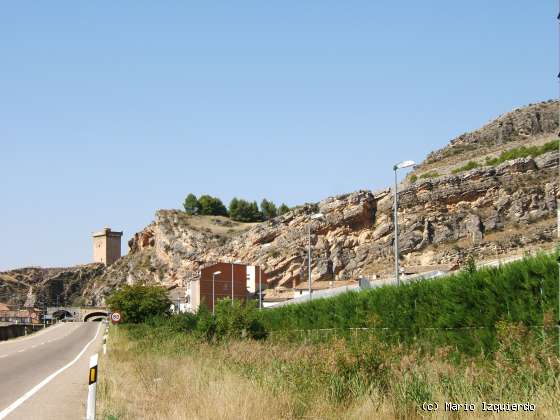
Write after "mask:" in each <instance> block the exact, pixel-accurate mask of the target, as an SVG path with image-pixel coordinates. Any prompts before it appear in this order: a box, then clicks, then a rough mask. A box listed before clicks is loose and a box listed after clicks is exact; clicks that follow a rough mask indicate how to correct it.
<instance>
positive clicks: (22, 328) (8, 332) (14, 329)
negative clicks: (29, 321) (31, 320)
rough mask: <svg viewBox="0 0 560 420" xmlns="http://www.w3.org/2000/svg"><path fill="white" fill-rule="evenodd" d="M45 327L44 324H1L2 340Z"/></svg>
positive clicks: (0, 339)
mask: <svg viewBox="0 0 560 420" xmlns="http://www.w3.org/2000/svg"><path fill="white" fill-rule="evenodd" d="M41 328H43V326H42V325H37V326H31V325H21V324H11V325H0V341H4V340H9V339H10V338H16V337H20V336H22V335H25V334H26V332H27V334H31V333H32V332H33V331H37V330H40V329H41Z"/></svg>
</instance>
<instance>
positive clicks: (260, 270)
mask: <svg viewBox="0 0 560 420" xmlns="http://www.w3.org/2000/svg"><path fill="white" fill-rule="evenodd" d="M261 272H262V268H261V266H260V265H259V309H262V286H261V276H262V274H261Z"/></svg>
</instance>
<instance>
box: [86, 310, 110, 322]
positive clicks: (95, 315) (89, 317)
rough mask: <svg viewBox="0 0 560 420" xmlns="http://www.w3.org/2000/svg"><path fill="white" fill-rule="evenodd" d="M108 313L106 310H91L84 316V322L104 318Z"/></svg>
mask: <svg viewBox="0 0 560 420" xmlns="http://www.w3.org/2000/svg"><path fill="white" fill-rule="evenodd" d="M108 315H109V314H108V313H107V312H103V311H99V312H91V313H89V314H87V315H86V316H85V317H84V322H95V321H102V320H103V319H106V318H107V316H108Z"/></svg>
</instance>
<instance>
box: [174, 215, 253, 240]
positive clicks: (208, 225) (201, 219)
mask: <svg viewBox="0 0 560 420" xmlns="http://www.w3.org/2000/svg"><path fill="white" fill-rule="evenodd" d="M176 217H177V218H178V219H179V220H180V223H182V224H185V225H188V226H189V227H191V228H192V229H194V230H198V231H203V232H207V233H211V234H213V235H219V236H226V237H229V236H236V235H239V234H241V233H244V232H246V231H248V230H249V229H251V228H253V227H255V226H257V225H259V224H260V223H242V222H237V221H235V220H231V219H230V218H228V217H224V216H190V215H188V214H186V213H184V212H180V211H177V212H176Z"/></svg>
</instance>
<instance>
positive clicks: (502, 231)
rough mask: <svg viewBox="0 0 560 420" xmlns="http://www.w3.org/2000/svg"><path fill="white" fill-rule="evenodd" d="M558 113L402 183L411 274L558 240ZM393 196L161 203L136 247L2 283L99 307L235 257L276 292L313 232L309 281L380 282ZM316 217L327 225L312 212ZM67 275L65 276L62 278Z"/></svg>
mask: <svg viewBox="0 0 560 420" xmlns="http://www.w3.org/2000/svg"><path fill="white" fill-rule="evenodd" d="M558 111H559V103H558V102H557V101H548V102H543V103H540V104H535V105H529V106H527V107H524V108H520V109H517V110H515V111H513V112H511V113H508V114H505V115H503V116H500V117H499V118H497V119H496V120H494V121H492V122H490V123H489V124H487V125H485V126H484V127H482V128H481V129H479V130H476V131H474V132H472V133H466V134H463V135H461V136H459V137H458V138H456V139H454V140H452V141H451V143H450V144H449V145H448V146H446V147H444V148H443V149H441V150H437V151H434V152H432V153H430V154H429V155H428V157H427V159H426V160H425V161H424V162H423V163H422V164H420V165H419V166H418V167H417V168H416V169H415V171H413V173H412V174H411V175H410V176H409V177H408V178H407V180H406V181H405V182H403V184H402V185H401V186H400V195H399V197H400V204H399V215H398V217H399V225H400V231H401V234H400V236H399V239H400V247H401V251H402V260H403V261H402V265H403V266H404V267H405V268H406V269H407V270H408V271H413V270H418V269H420V268H419V266H421V267H423V268H424V269H429V266H436V265H441V264H448V265H460V264H462V263H463V262H464V260H465V259H466V258H467V256H468V255H470V254H472V255H473V256H474V257H475V258H476V259H477V260H479V261H480V260H492V259H498V258H502V257H506V256H509V255H512V254H516V255H520V254H523V253H524V252H527V251H530V250H533V249H548V248H552V247H553V246H554V243H555V238H556V211H557V200H558V198H559V186H558V163H559V152H558V148H557V146H556V145H555V143H551V141H554V140H556V139H557V138H558V135H557V133H558V130H559V128H558V121H557V118H556V116H557V115H558ZM528 147H530V149H527V148H528ZM504 152H508V153H506V154H504ZM392 200H393V198H392V191H391V190H390V189H385V190H382V191H376V192H371V191H357V192H354V193H351V194H345V195H341V196H338V197H331V198H327V199H325V200H323V201H321V202H319V203H316V204H307V205H304V206H300V207H298V208H296V209H294V210H292V211H291V212H289V213H287V214H285V215H283V216H280V217H277V218H275V219H273V220H271V221H268V222H266V223H261V224H253V225H243V224H239V223H236V222H231V221H229V220H227V219H224V218H219V217H215V218H212V217H206V218H204V217H201V216H189V215H187V214H185V213H184V212H181V211H178V210H159V211H158V212H157V213H156V215H155V220H154V222H153V223H152V224H150V225H149V226H147V227H146V228H145V229H144V230H143V231H141V232H138V233H137V234H135V235H134V237H133V238H131V240H130V241H129V248H130V252H129V254H128V255H127V256H125V257H123V258H121V259H120V260H119V261H117V262H116V263H115V264H113V265H112V266H111V267H109V268H108V269H104V268H103V267H100V268H94V267H92V268H91V269H88V270H87V272H82V271H79V270H78V272H76V273H75V274H68V273H69V272H66V273H67V274H63V272H60V273H56V274H55V275H53V276H51V275H49V276H45V275H43V274H40V273H38V274H37V280H36V281H30V280H25V279H18V278H16V277H14V276H13V275H10V276H11V278H14V279H15V281H19V282H21V283H16V282H15V281H12V283H6V281H5V280H3V283H2V281H0V287H3V288H4V289H0V290H7V292H4V296H6V293H7V294H9V293H10V291H9V290H16V289H17V288H20V289H21V290H22V291H23V290H25V285H33V286H34V287H36V286H35V284H40V285H43V288H42V289H41V290H45V292H44V293H43V295H41V296H46V299H51V301H52V296H53V291H54V290H55V288H54V284H63V285H64V287H63V289H64V290H65V291H66V292H65V293H67V296H68V299H70V297H71V296H78V295H79V294H81V295H82V296H83V298H84V300H85V302H86V303H88V304H102V303H103V301H104V298H105V296H106V295H107V294H108V293H110V292H111V291H112V290H114V289H115V288H116V287H118V286H119V285H122V284H124V283H127V282H128V283H138V282H145V283H159V284H166V285H171V284H185V285H186V284H188V282H189V281H190V279H191V278H192V277H193V276H195V275H196V272H197V271H198V270H199V269H200V268H201V267H202V266H204V265H205V264H209V263H212V262H216V261H227V262H236V261H239V262H244V263H248V264H258V265H261V266H263V268H264V269H265V270H266V271H267V273H268V274H269V276H270V278H271V287H272V288H274V289H276V290H277V291H280V290H282V289H288V288H291V287H293V286H296V285H298V284H300V283H301V282H303V281H305V280H306V255H307V242H308V229H309V228H311V242H312V252H313V256H314V257H313V264H312V278H313V281H315V282H321V281H325V280H351V279H356V278H358V277H359V276H361V275H373V274H375V275H377V276H379V277H383V276H385V275H389V274H390V272H391V270H392V266H393V253H392V246H393V221H392ZM317 212H321V213H323V214H324V216H325V217H324V220H314V219H311V217H310V216H311V215H313V214H315V213H317ZM74 270H75V269H74ZM61 276H66V277H65V278H66V279H67V280H66V282H64V281H63V282H62V283H57V282H56V279H57V278H58V279H60V278H61ZM0 278H1V277H0ZM70 278H72V279H73V280H70ZM6 284H7V286H6ZM6 288H7V289H6ZM10 288H11V289H10ZM56 290H59V289H56ZM0 296H2V295H0Z"/></svg>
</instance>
